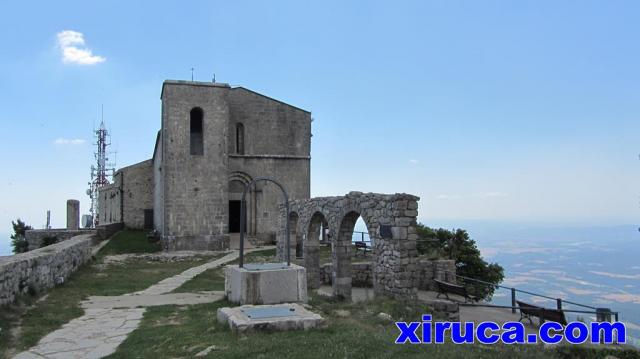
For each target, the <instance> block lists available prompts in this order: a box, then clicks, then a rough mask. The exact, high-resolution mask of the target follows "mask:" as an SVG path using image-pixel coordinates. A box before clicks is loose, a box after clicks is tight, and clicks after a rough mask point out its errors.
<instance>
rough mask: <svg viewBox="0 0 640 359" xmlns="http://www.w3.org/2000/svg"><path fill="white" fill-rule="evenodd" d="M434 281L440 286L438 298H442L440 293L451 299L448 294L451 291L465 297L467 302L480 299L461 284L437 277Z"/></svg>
mask: <svg viewBox="0 0 640 359" xmlns="http://www.w3.org/2000/svg"><path fill="white" fill-rule="evenodd" d="M433 281H434V282H436V285H437V287H438V295H437V296H436V298H440V295H442V294H444V295H445V297H447V299H449V300H451V299H450V298H449V294H448V293H451V294H457V295H459V296H461V297H463V298H464V302H465V303H466V302H467V301H471V302H477V301H478V298H476V297H475V296H473V295H470V294H469V292H467V288H465V287H463V286H461V285H457V284H453V283H447V282H443V281H441V280H437V279H434V280H433Z"/></svg>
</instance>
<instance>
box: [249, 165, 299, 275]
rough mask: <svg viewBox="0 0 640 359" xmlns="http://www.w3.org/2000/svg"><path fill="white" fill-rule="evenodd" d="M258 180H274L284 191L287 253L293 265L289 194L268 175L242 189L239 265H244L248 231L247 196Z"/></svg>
mask: <svg viewBox="0 0 640 359" xmlns="http://www.w3.org/2000/svg"><path fill="white" fill-rule="evenodd" d="M258 181H269V182H273V183H275V184H276V185H277V186H278V187H280V190H281V191H282V195H283V196H284V203H285V208H286V210H287V213H286V218H285V221H286V224H285V228H286V231H287V233H286V236H285V240H286V243H285V245H286V246H287V248H286V255H287V266H291V248H290V246H289V242H290V240H289V196H288V195H287V191H285V189H284V187H283V186H282V185H281V184H280V183H279V182H278V181H276V180H274V179H271V178H267V177H258V178H255V179H254V180H253V181H251V182H249V183H248V184H246V185H245V186H244V190H243V191H242V201H241V202H240V261H239V267H240V268H242V267H243V265H244V235H245V231H246V225H245V217H246V213H245V212H246V211H247V202H246V198H247V190H249V189H250V188H251V187H252V186H254V185H255V183H256V182H258Z"/></svg>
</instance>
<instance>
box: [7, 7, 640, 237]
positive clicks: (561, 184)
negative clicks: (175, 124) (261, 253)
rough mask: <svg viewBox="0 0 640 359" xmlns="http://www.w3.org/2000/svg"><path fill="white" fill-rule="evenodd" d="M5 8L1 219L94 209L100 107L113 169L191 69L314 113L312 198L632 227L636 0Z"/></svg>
mask: <svg viewBox="0 0 640 359" xmlns="http://www.w3.org/2000/svg"><path fill="white" fill-rule="evenodd" d="M1 7H2V11H0V44H2V45H1V46H2V51H1V55H0V136H2V137H1V141H0V151H1V152H2V154H3V156H1V157H0V168H2V170H1V172H0V233H3V232H4V233H9V232H11V230H10V221H11V219H14V218H16V217H22V218H23V219H26V220H27V222H28V223H30V224H32V225H33V226H34V227H42V226H43V225H44V222H45V212H46V210H47V209H50V210H51V211H52V220H53V225H54V226H63V225H64V216H65V214H64V210H65V207H64V205H65V201H66V199H68V198H77V199H80V200H81V201H82V212H83V213H86V211H87V208H88V197H87V196H86V195H85V194H84V192H85V190H86V187H87V186H86V183H87V181H88V180H89V167H90V165H91V163H92V150H93V149H92V147H91V142H92V140H93V138H92V133H91V130H92V128H93V126H94V124H96V123H98V122H99V119H100V106H101V104H104V108H105V112H104V113H105V120H106V122H107V125H108V127H109V128H110V129H111V131H112V135H113V137H112V142H113V148H114V149H115V150H117V158H116V159H117V164H118V166H119V167H120V166H125V165H129V164H133V163H135V162H138V161H141V160H144V159H147V158H149V157H150V156H151V152H152V150H153V143H154V140H155V133H156V131H157V130H158V128H159V125H160V100H159V96H160V89H161V84H162V81H163V80H165V79H189V78H190V76H191V71H190V69H191V68H192V67H193V68H195V79H196V80H202V81H210V80H211V78H212V76H213V74H214V73H215V74H216V77H217V80H218V81H219V82H228V83H230V84H231V85H241V86H245V87H248V88H251V89H253V90H256V91H259V92H262V93H264V94H267V95H269V96H271V97H275V98H278V99H281V100H283V101H286V102H289V103H291V104H294V105H296V106H299V107H302V108H305V109H308V110H310V111H312V113H313V117H314V122H313V135H314V136H313V143H312V156H313V159H312V195H314V196H318V195H336V194H344V193H346V192H348V191H350V190H361V191H375V192H408V193H413V194H417V195H419V196H420V197H421V201H420V214H419V217H420V219H421V220H423V221H426V222H433V223H435V222H437V221H447V223H456V221H461V223H462V222H463V221H468V220H490V221H498V222H500V221H503V222H507V221H533V222H545V223H558V224H572V225H573V224H605V225H607V224H624V223H627V224H628V223H631V224H633V223H635V222H637V218H638V214H639V205H638V199H639V192H638V183H639V178H640V161H638V153H640V145H639V143H640V142H639V141H638V134H639V133H640V131H639V130H640V121H639V119H638V116H639V115H640V108H639V104H640V68H639V67H638V64H639V63H640V46H639V45H638V35H640V22H638V21H637V15H638V13H639V11H640V4H639V3H637V2H632V1H628V2H625V1H611V2H605V1H600V2H589V1H580V2H578V1H563V2H557V1H530V2H528V1H518V2H513V1H498V2H494V1H466V2H457V1H438V2H427V1H416V2H407V1H400V2H393V3H390V2H383V1H380V2H345V1H335V2H332V1H322V2H315V3H310V2H298V1H289V2H281V1H269V2H258V1H255V2H248V1H233V2H230V1H201V2H175V1H171V2H169V1H166V2H160V1H153V2H150V1H149V2H142V3H137V2H117V1H110V2H100V3H98V2H86V1H78V2H68V1H63V2H42V3H34V2H30V1H20V2H17V1H11V2H4V3H3V5H1ZM63 31H74V32H77V33H79V34H80V35H79V34H75V33H67V35H69V34H71V35H72V36H67V37H62V38H61V37H60V36H59V34H60V33H61V32H63ZM61 39H62V40H63V41H62V43H61V41H60V40H61Z"/></svg>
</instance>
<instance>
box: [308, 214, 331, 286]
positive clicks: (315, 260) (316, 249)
mask: <svg viewBox="0 0 640 359" xmlns="http://www.w3.org/2000/svg"><path fill="white" fill-rule="evenodd" d="M324 223H326V219H325V217H324V214H322V212H319V211H316V212H314V213H313V214H312V215H311V218H309V225H307V237H306V239H305V241H304V242H303V246H304V247H303V249H304V267H305V268H306V269H307V287H308V288H312V289H315V288H319V287H320V239H321V238H322V233H321V230H322V229H323V224H324Z"/></svg>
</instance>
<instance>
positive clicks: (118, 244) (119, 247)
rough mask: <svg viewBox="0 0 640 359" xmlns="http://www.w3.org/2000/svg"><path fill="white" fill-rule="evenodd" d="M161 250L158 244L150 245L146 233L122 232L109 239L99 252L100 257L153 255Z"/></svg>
mask: <svg viewBox="0 0 640 359" xmlns="http://www.w3.org/2000/svg"><path fill="white" fill-rule="evenodd" d="M161 250H162V246H161V245H160V242H156V243H150V242H149V241H148V240H147V232H145V231H136V230H124V231H120V232H118V233H117V234H116V235H115V236H113V238H111V240H110V241H109V243H108V244H107V245H106V246H104V248H102V249H101V250H100V255H113V254H125V253H155V252H160V251H161Z"/></svg>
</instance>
